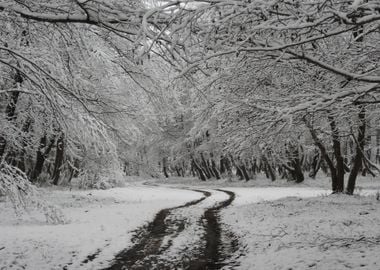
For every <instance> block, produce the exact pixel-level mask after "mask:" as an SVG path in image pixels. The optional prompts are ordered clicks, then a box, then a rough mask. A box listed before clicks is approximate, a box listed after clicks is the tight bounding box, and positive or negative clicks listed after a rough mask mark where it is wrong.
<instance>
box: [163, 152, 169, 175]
mask: <svg viewBox="0 0 380 270" xmlns="http://www.w3.org/2000/svg"><path fill="white" fill-rule="evenodd" d="M162 172H163V173H164V175H165V177H166V178H169V174H168V160H167V158H166V157H164V158H163V159H162Z"/></svg>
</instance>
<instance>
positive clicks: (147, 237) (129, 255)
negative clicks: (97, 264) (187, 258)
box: [105, 189, 211, 270]
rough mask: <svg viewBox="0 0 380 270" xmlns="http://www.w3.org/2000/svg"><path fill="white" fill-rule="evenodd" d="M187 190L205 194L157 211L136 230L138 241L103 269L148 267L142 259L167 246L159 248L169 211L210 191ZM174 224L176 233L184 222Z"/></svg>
mask: <svg viewBox="0 0 380 270" xmlns="http://www.w3.org/2000/svg"><path fill="white" fill-rule="evenodd" d="M189 190H191V191H195V192H200V193H202V194H204V195H205V196H204V197H202V198H200V199H198V200H194V201H191V202H188V203H186V204H184V205H181V206H177V207H172V208H167V209H163V210H161V211H160V212H158V213H157V215H156V216H155V218H154V220H153V221H152V222H150V223H149V224H148V225H147V226H146V227H145V228H142V229H140V231H138V235H137V238H138V242H137V243H136V244H135V245H134V246H132V247H131V248H130V249H126V250H123V251H121V252H120V253H119V254H117V255H116V257H115V259H114V263H113V264H112V265H111V266H110V267H108V268H105V269H109V270H116V269H150V268H149V267H148V266H146V265H144V263H143V262H144V261H146V258H148V257H150V256H157V255H159V254H161V253H162V252H163V251H164V250H166V249H167V248H168V247H164V248H160V246H161V243H162V241H163V239H164V237H165V236H166V235H168V234H169V232H168V229H169V226H168V224H166V223H165V219H166V218H167V217H168V216H169V214H170V212H171V211H172V210H176V209H180V208H185V207H190V206H193V205H196V204H198V203H200V202H202V201H203V200H204V199H206V198H207V197H209V196H211V193H210V192H207V191H203V190H195V189H189ZM172 225H173V224H172ZM174 225H176V226H177V227H178V228H177V233H179V232H180V231H181V230H183V228H184V224H181V222H180V221H179V222H178V223H177V224H174ZM144 259H145V260H144ZM153 259H154V258H152V260H153Z"/></svg>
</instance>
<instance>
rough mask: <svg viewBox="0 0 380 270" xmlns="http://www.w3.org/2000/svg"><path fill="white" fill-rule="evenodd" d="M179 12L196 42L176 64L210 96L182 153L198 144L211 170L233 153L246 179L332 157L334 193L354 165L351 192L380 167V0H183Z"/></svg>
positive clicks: (183, 38)
mask: <svg viewBox="0 0 380 270" xmlns="http://www.w3.org/2000/svg"><path fill="white" fill-rule="evenodd" d="M174 13H175V16H174V19H173V21H174V22H173V21H171V22H170V25H166V26H167V27H168V28H170V29H172V30H171V31H168V32H169V35H170V37H171V38H172V39H174V40H175V41H176V42H177V43H179V44H181V45H182V46H183V48H184V49H183V51H181V50H177V51H175V52H174V54H175V53H177V54H176V55H174V57H173V58H174V60H173V61H172V63H173V65H177V66H178V67H179V69H180V70H181V75H182V76H185V77H187V78H192V83H193V84H194V86H193V91H194V93H198V95H196V98H195V99H194V100H195V101H194V100H192V101H191V102H196V106H197V111H195V110H194V106H192V108H191V109H190V110H189V115H192V116H194V117H189V118H188V119H187V120H189V121H191V120H192V122H193V126H192V127H191V128H189V132H187V133H186V134H187V136H188V137H187V139H188V140H189V141H191V142H192V144H193V146H194V147H193V148H191V147H189V146H188V143H185V144H182V145H181V146H179V149H182V150H178V147H177V148H176V149H174V150H173V153H174V157H173V158H172V160H173V161H174V162H175V161H176V160H177V155H178V154H177V153H178V151H179V152H180V153H182V154H185V153H186V154H187V157H186V158H185V159H188V160H189V159H190V160H193V161H191V162H189V164H192V167H193V168H196V170H197V171H199V172H198V175H199V177H200V178H201V179H203V178H204V176H206V178H207V176H209V175H212V171H213V167H214V166H213V165H212V164H213V162H214V163H215V162H216V161H218V163H219V161H221V162H220V165H219V171H223V170H224V169H223V166H224V165H222V164H223V162H224V160H226V159H228V160H229V163H231V164H232V165H233V166H234V167H235V168H236V171H237V173H238V174H239V175H242V176H243V177H244V178H245V179H249V178H250V174H252V171H255V170H256V169H253V168H257V167H259V168H261V170H262V171H264V172H265V173H266V174H267V175H268V176H269V177H270V178H272V179H274V175H275V173H276V172H277V173H280V174H284V173H285V174H287V175H288V176H289V177H290V178H292V179H294V180H296V181H297V182H301V181H303V179H304V176H303V171H305V170H309V171H310V174H311V176H315V173H316V172H317V169H318V168H319V166H320V165H319V164H322V167H323V168H324V169H325V171H326V172H327V173H328V174H329V175H330V176H331V180H332V190H333V192H343V191H344V190H345V186H344V175H345V174H346V173H348V174H349V176H348V184H347V187H346V191H347V193H349V194H352V193H353V191H354V187H355V180H356V177H357V175H358V173H359V172H360V171H362V172H363V173H370V174H374V173H376V172H377V171H378V167H377V166H376V165H375V164H374V161H375V160H376V157H375V155H374V154H373V153H374V151H373V149H372V151H371V149H369V148H374V147H377V146H378V145H377V144H375V143H372V144H368V143H367V144H366V142H369V141H370V140H371V139H370V138H374V137H375V136H376V134H374V133H375V132H377V129H378V123H379V119H378V117H379V111H378V108H379V107H378V105H377V104H378V102H379V99H378V98H379V96H378V93H379V82H380V76H379V75H380V73H379V72H380V70H379V58H380V53H379V49H378V44H379V41H380V34H379V21H380V9H379V4H378V3H377V2H376V1H342V2H339V3H338V2H334V1H330V2H329V1H312V2H310V1H268V2H263V1H222V0H220V1H202V2H198V1H179V3H178V5H177V10H176V12H174ZM178 59H180V60H178ZM178 62H179V64H178ZM186 105H187V104H184V106H186ZM190 119H191V120H190ZM207 133H208V134H210V138H211V139H209V140H203V139H201V141H202V143H201V144H199V143H197V139H199V138H202V137H203V136H204V134H207ZM205 141H207V142H205ZM194 151H195V152H194ZM371 152H372V157H369V156H368V153H371ZM194 153H196V154H194ZM205 155H208V157H209V158H208V159H205V158H204V156H205ZM182 156H184V155H182ZM377 157H378V156H377ZM197 160H198V161H197ZM257 163H258V164H259V165H257ZM202 164H203V165H202ZM209 164H211V165H209ZM262 164H264V165H262ZM174 167H175V165H174ZM200 167H203V168H202V171H201V170H200V169H199V168H200ZM245 171H246V172H245ZM208 172H210V173H208ZM212 176H214V177H216V178H218V176H217V174H216V175H212Z"/></svg>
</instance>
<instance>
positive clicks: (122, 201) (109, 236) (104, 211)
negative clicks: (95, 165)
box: [0, 186, 201, 270]
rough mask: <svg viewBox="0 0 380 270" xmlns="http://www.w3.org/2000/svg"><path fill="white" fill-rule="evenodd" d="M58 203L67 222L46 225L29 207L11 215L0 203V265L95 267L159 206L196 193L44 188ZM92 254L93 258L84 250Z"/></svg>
mask: <svg viewBox="0 0 380 270" xmlns="http://www.w3.org/2000/svg"><path fill="white" fill-rule="evenodd" d="M42 197H43V198H44V199H46V200H47V201H48V202H52V203H54V204H56V205H58V206H59V207H60V208H62V210H63V212H64V214H65V215H66V217H67V218H68V219H69V222H68V224H63V225H47V224H46V223H45V220H44V216H43V215H42V214H40V213H38V212H35V211H33V212H31V213H30V214H26V215H23V216H22V217H17V216H15V214H14V212H13V209H12V207H11V205H10V204H9V203H6V202H1V203H0V217H1V219H0V269H36V270H40V269H41V270H42V269H63V268H64V269H79V268H80V269H99V268H101V266H102V265H101V264H102V263H104V262H107V261H108V260H111V259H112V258H113V256H114V255H115V254H116V253H117V252H118V251H120V250H122V249H124V248H126V247H128V246H130V245H131V237H132V235H133V230H135V229H136V228H137V227H140V226H142V225H144V223H145V222H147V221H150V220H152V219H153V217H154V215H155V214H156V213H157V212H158V211H159V210H161V209H163V208H167V207H172V206H177V205H181V204H183V203H185V202H188V201H192V200H195V199H198V198H200V197H201V194H199V193H196V192H192V191H185V190H178V189H177V190H174V189H169V188H162V187H148V186H128V187H125V188H115V189H110V190H91V191H45V192H44V194H43V196H42ZM91 254H96V258H95V259H93V261H88V262H86V263H83V261H86V258H87V256H88V255H91Z"/></svg>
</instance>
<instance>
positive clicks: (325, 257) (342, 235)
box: [223, 188, 380, 270]
mask: <svg viewBox="0 0 380 270" xmlns="http://www.w3.org/2000/svg"><path fill="white" fill-rule="evenodd" d="M229 190H232V191H235V192H237V194H239V195H240V199H238V200H237V201H236V202H235V204H234V205H233V206H232V207H230V208H228V209H226V210H224V211H223V222H224V223H225V224H227V225H228V227H230V228H231V229H233V230H234V231H235V232H236V233H238V234H239V235H240V241H241V244H242V246H243V247H244V254H245V256H242V257H240V258H239V263H240V266H239V267H238V268H234V269H262V270H266V269H268V270H273V269H284V270H285V269H293V270H295V269H324V270H325V269H331V270H333V269H334V270H335V269H371V270H377V269H380V257H379V254H380V201H378V200H376V195H369V196H347V195H329V196H319V197H313V198H301V197H308V196H310V197H312V196H315V195H318V192H320V191H318V190H314V191H313V190H307V189H305V190H304V192H303V191H302V190H300V189H284V188H278V189H277V188H275V189H273V188H267V189H266V190H265V189H255V190H248V189H237V188H229ZM276 190H277V191H276ZM272 191H273V193H272ZM293 192H294V195H296V196H297V197H290V198H283V199H280V200H276V201H263V200H262V199H275V198H276V197H277V199H278V197H280V196H281V194H284V195H285V194H287V195H291V193H293ZM375 192H376V191H375V190H368V191H365V192H364V191H363V192H362V193H363V194H367V195H368V194H374V193H375ZM303 195H305V196H303ZM291 196H293V195H291ZM254 202H256V203H255V204H253V203H254ZM226 269H229V268H226Z"/></svg>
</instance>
